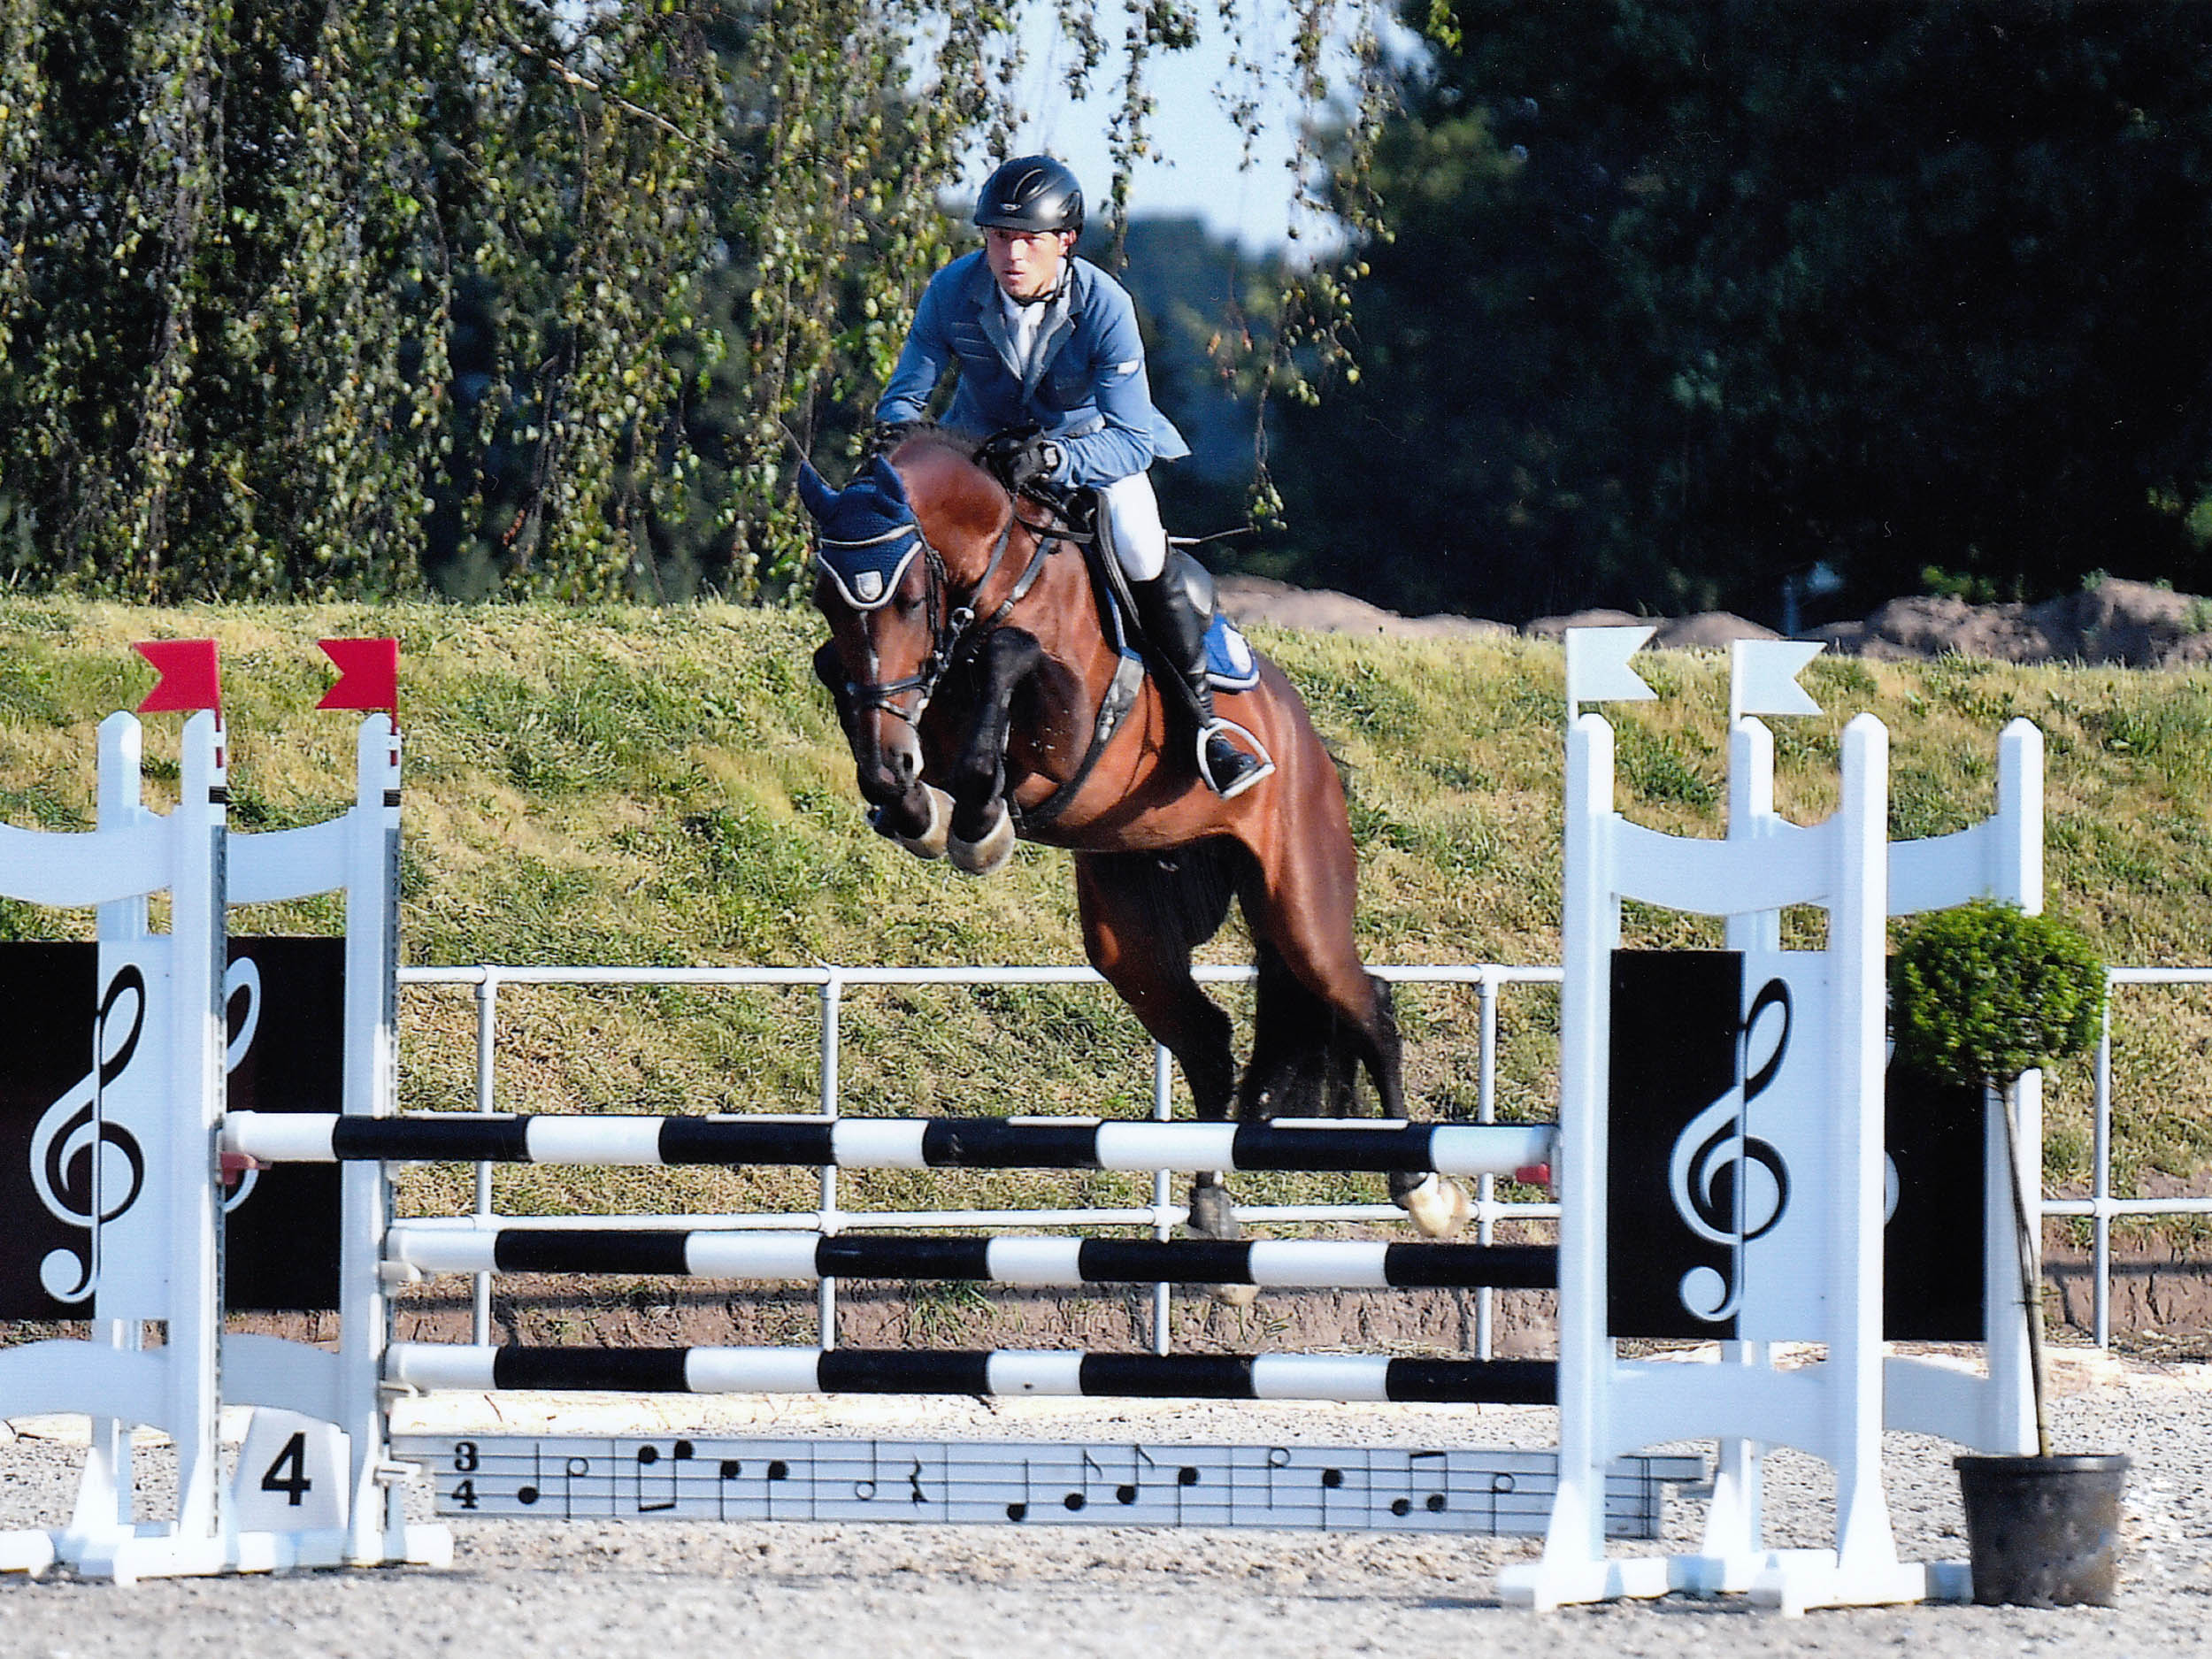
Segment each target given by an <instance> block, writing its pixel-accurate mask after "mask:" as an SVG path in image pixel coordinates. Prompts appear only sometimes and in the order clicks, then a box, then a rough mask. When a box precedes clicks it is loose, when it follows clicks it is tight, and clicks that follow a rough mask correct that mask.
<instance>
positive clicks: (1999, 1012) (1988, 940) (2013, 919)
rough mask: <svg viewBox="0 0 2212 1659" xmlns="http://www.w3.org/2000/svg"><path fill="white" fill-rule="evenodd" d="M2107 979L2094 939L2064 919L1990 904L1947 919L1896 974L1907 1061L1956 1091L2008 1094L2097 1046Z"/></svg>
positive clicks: (1895, 999)
mask: <svg viewBox="0 0 2212 1659" xmlns="http://www.w3.org/2000/svg"><path fill="white" fill-rule="evenodd" d="M2104 972H2105V971H2104V964H2103V963H2102V962H2101V961H2100V960H2099V959H2098V956H2097V953H2096V950H2095V949H2094V948H2093V946H2092V945H2091V944H2090V942H2089V941H2088V940H2087V939H2085V937H2083V935H2082V934H2081V933H2080V932H2079V931H2078V929H2075V928H2073V927H2070V926H2068V925H2067V924H2065V923H2063V922H2062V921H2059V920H2057V919H2056V918H2053V917H2049V916H2041V915H2037V916H2031V915H2029V914H2027V913H2026V912H2025V911H2024V910H2021V909H2020V908H2019V907H2018V906H2017V905H2012V904H2000V903H1997V902H1993V901H1992V900H1987V899H1977V900H1975V901H1973V902H1971V903H1968V904H1962V905H1959V906H1957V907H1956V908H1955V909H1952V910H1938V911H1936V912H1934V913H1933V914H1932V915H1930V916H1928V917H1926V918H1924V919H1923V920H1922V921H1921V922H1920V923H1919V925H1918V926H1916V927H1915V928H1914V929H1913V930H1912V932H1911V933H1910V934H1909V936H1908V937H1907V939H1906V941H1905V942H1904V944H1903V946H1902V947H1901V949H1899V951H1898V953H1897V956H1896V959H1895V962H1894V964H1893V968H1892V974H1891V1002H1892V1007H1891V1010H1890V1023H1891V1026H1892V1029H1893V1031H1894V1032H1895V1033H1896V1037H1897V1053H1898V1057H1899V1058H1900V1059H1902V1060H1905V1061H1907V1062H1909V1064H1913V1065H1914V1066H1916V1067H1917V1068H1918V1069H1919V1070H1921V1071H1925V1072H1927V1073H1929V1074H1930V1075H1932V1076H1934V1077H1938V1078H1940V1079H1943V1080H1944V1081H1946V1082H1949V1083H1968V1084H1974V1083H1980V1084H1986V1085H1988V1086H1990V1087H2009V1086H2010V1085H2011V1083H2012V1081H2013V1079H2016V1078H2017V1077H2018V1076H2019V1075H2020V1074H2021V1073H2022V1072H2023V1071H2028V1070H2030V1069H2032V1068H2033V1067H2037V1066H2043V1065H2048V1064H2052V1063H2054V1062H2055V1061H2058V1060H2062V1059H2065V1058H2067V1057H2068V1056H2072V1055H2077V1054H2080V1053H2081V1052H2083V1051H2084V1050H2085V1049H2086V1048H2089V1047H2090V1045H2091V1044H2093V1042H2095V1041H2096V1040H2097V1032H2098V1028H2099V1025H2100V1024H2101V1019H2102V1017H2103V1013H2104V996H2105V978H2104Z"/></svg>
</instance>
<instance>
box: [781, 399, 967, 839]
mask: <svg viewBox="0 0 2212 1659" xmlns="http://www.w3.org/2000/svg"><path fill="white" fill-rule="evenodd" d="M900 453H901V456H902V457H910V462H909V465H910V467H911V470H912V472H913V474H914V482H915V488H914V492H913V495H911V496H910V494H909V488H908V480H907V479H906V478H903V477H902V476H901V473H900V470H899V469H898V468H896V467H894V466H893V465H891V463H890V462H889V461H887V460H886V459H885V458H884V457H881V456H878V457H876V458H875V459H874V460H873V461H872V462H871V463H870V464H869V465H868V466H866V467H865V468H864V469H863V470H862V471H861V472H859V473H857V474H856V476H855V477H854V478H853V480H851V481H850V482H849V484H847V486H846V487H845V488H843V489H841V490H837V489H832V488H830V487H829V485H828V484H827V483H826V481H825V480H823V478H822V475H821V474H820V473H819V472H816V471H815V470H814V468H813V467H812V466H810V465H807V464H806V463H805V462H801V463H800V466H799V497H800V499H801V501H803V503H805V505H806V510H807V511H808V512H809V513H810V514H811V515H812V517H813V518H814V520H815V523H816V525H817V526H818V535H817V537H816V539H815V554H814V564H815V570H816V580H815V585H814V603H815V606H816V608H817V609H818V610H819V611H821V612H822V614H823V616H824V617H825V618H826V619H827V621H828V623H829V626H830V641H829V644H828V645H827V646H826V648H825V649H824V651H823V652H822V653H821V654H819V655H818V657H817V658H816V664H815V669H816V672H817V673H818V675H820V676H821V678H822V679H823V680H825V681H826V683H827V684H828V685H829V688H830V690H831V692H832V694H833V695H834V696H835V697H836V699H837V704H838V710H839V713H840V714H841V716H842V718H843V719H844V722H845V733H846V738H847V740H848V741H849V743H850V744H851V747H852V752H853V763H854V765H855V766H856V769H857V771H858V774H859V784H860V792H861V794H862V795H863V796H864V797H865V798H866V800H867V801H868V802H869V803H870V804H871V805H872V806H873V807H874V808H875V809H876V812H877V821H878V824H879V827H882V828H884V829H885V830H887V832H889V833H894V834H896V835H898V836H900V837H901V838H902V839H924V838H926V837H927V836H928V834H929V832H930V829H931V827H932V826H933V823H934V821H935V820H936V819H937V818H941V798H933V791H932V790H931V789H930V788H929V787H928V786H926V785H925V784H924V783H923V781H922V778H921V772H922V764H923V755H922V746H921V741H920V739H919V736H918V727H919V726H920V725H921V721H922V717H923V715H924V714H925V713H926V711H927V710H928V708H929V703H930V699H931V697H932V696H933V695H934V694H935V692H936V689H937V682H938V680H940V678H941V676H942V675H943V674H944V672H945V671H946V669H947V668H948V666H949V664H950V654H951V651H952V648H953V645H954V643H955V641H956V639H957V637H958V634H959V631H960V628H961V626H962V623H961V620H960V619H959V617H958V607H959V604H960V603H961V595H963V594H964V592H965V590H966V588H967V585H968V583H969V581H970V580H972V576H971V574H970V572H969V566H970V565H972V564H975V565H979V564H980V557H979V555H978V554H977V552H976V549H977V547H978V546H979V544H980V545H982V546H983V547H985V548H986V549H987V547H988V544H989V542H990V541H991V538H992V537H993V535H994V534H995V533H996V532H997V531H998V530H999V529H1000V528H1001V527H1002V526H1003V525H1004V524H1005V522H1006V515H1007V512H1008V511H1009V506H1008V502H1007V498H1006V496H1005V495H1004V493H1003V492H1002V491H999V490H998V489H997V487H996V486H995V484H994V483H992V481H991V480H990V479H989V477H988V475H987V474H986V473H984V472H982V471H981V470H980V469H979V468H977V467H976V466H974V465H972V463H971V462H969V461H968V460H967V458H966V457H964V456H963V455H962V454H961V453H960V452H959V451H958V450H957V449H955V448H953V447H952V446H950V445H949V444H946V443H942V442H927V441H920V442H910V443H909V444H908V445H906V446H904V447H902V449H901V451H900ZM992 497H995V500H994V499H992ZM925 523H926V525H927V528H925Z"/></svg>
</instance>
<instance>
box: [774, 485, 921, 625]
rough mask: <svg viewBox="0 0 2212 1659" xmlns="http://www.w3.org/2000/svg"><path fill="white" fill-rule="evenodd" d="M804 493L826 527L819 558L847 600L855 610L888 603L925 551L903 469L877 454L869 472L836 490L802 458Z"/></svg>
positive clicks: (820, 539)
mask: <svg viewBox="0 0 2212 1659" xmlns="http://www.w3.org/2000/svg"><path fill="white" fill-rule="evenodd" d="M810 478H811V481H810ZM799 496H800V499H801V500H803V502H805V503H806V510H807V511H809V512H810V513H812V514H813V515H814V518H815V521H816V522H817V523H818V524H819V525H820V526H821V534H819V535H818V536H817V537H816V538H815V542H814V563H815V565H817V567H818V568H819V569H820V570H821V572H822V573H823V574H824V575H826V576H827V577H828V578H829V579H830V580H831V581H832V582H833V583H834V584H835V585H836V588H837V591H838V593H839V594H840V595H841V596H842V597H843V599H844V601H845V603H847V604H849V605H850V606H852V607H853V609H854V610H856V611H874V610H877V609H879V608H880V607H881V606H882V605H884V604H885V603H887V602H888V601H889V599H890V597H891V595H893V594H894V593H895V592H897V591H898V586H899V583H900V581H901V580H902V579H903V578H904V577H905V575H906V567H907V565H910V563H912V562H913V559H914V557H915V555H917V554H918V553H919V552H920V551H921V550H922V533H921V530H920V528H919V527H918V526H917V525H916V524H915V522H914V513H913V510H912V509H911V508H910V507H909V506H908V505H907V504H906V486H905V484H904V483H903V482H902V481H901V480H900V478H899V475H898V473H897V472H895V471H893V470H892V468H891V465H890V464H889V463H887V461H885V460H884V459H883V457H881V456H878V457H876V460H875V464H874V465H872V466H871V467H870V468H869V469H868V471H866V472H863V473H862V474H861V475H860V476H859V477H858V478H856V479H855V480H853V481H852V482H851V483H850V484H849V485H847V486H846V487H845V488H844V489H842V490H841V491H834V492H833V491H832V490H831V489H830V488H829V486H828V485H826V484H825V483H824V482H823V481H822V479H821V475H820V474H819V473H817V472H815V471H814V469H813V468H812V467H810V466H809V465H806V464H805V463H804V462H801V463H800V465H799Z"/></svg>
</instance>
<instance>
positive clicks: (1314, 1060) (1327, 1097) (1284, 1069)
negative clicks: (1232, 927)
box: [1237, 939, 1390, 1123]
mask: <svg viewBox="0 0 2212 1659" xmlns="http://www.w3.org/2000/svg"><path fill="white" fill-rule="evenodd" d="M1256 962H1257V965H1258V968H1259V986H1258V995H1257V997H1256V1003H1255V1007H1254V1010H1253V1016H1252V1060H1251V1064H1248V1065H1247V1066H1246V1067H1245V1069H1244V1080H1243V1083H1242V1085H1241V1086H1240V1087H1239V1089H1238V1091H1237V1118H1238V1119H1239V1120H1240V1121H1241V1122H1248V1123H1257V1122H1260V1121H1262V1120H1263V1119H1265V1118H1344V1117H1348V1116H1350V1115H1351V1113H1352V1112H1353V1111H1354V1110H1355V1108H1356V1092H1357V1090H1356V1085H1357V1083H1358V1081H1359V1072H1360V1063H1361V1060H1362V1058H1363V1056H1364V1053H1365V1048H1364V1045H1363V1042H1362V1041H1361V1039H1360V1036H1359V1033H1356V1031H1354V1030H1353V1029H1352V1027H1351V1026H1350V1025H1348V1024H1347V1023H1346V1022H1345V1021H1344V1020H1343V1019H1342V1018H1340V1017H1339V1016H1338V1015H1337V1013H1336V1012H1335V1011H1334V1010H1333V1009H1331V1008H1330V1006H1329V1005H1328V1004H1327V1003H1326V1002H1323V1001H1322V1000H1321V998H1319V997H1317V996H1316V995H1314V994H1313V993H1312V992H1311V991H1310V990H1308V989H1307V988H1306V987H1305V986H1304V985H1303V984H1302V982H1301V981H1300V980H1299V979H1298V977H1297V976H1296V975H1295V974H1294V973H1293V972H1291V971H1290V967H1289V964H1287V963H1286V962H1285V961H1284V960H1283V958H1282V956H1281V954H1280V953H1279V951H1277V950H1276V949H1274V948H1273V947H1272V946H1271V945H1270V944H1269V943H1268V942H1267V941H1265V940H1263V939H1262V940H1257V941H1256ZM1375 992H1376V995H1377V997H1378V998H1379V1002H1380V1004H1381V1009H1382V1013H1383V1017H1384V1018H1385V1019H1388V1018H1390V987H1388V986H1386V985H1385V984H1383V983H1382V982H1381V981H1380V980H1377V981H1376V982H1375Z"/></svg>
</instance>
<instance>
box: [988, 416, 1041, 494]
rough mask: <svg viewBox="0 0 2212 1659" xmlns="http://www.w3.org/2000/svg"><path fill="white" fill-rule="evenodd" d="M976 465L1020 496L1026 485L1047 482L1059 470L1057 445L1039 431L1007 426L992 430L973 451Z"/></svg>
mask: <svg viewBox="0 0 2212 1659" xmlns="http://www.w3.org/2000/svg"><path fill="white" fill-rule="evenodd" d="M975 458H976V465H979V466H980V467H982V468H984V469H985V470H986V471H987V472H989V473H990V474H991V475H992V476H993V477H994V478H995V479H997V480H998V481H999V482H1000V483H1002V484H1003V485H1005V486H1006V488H1008V489H1010V490H1012V491H1013V492H1014V493H1015V494H1017V495H1019V494H1020V493H1021V491H1022V490H1024V489H1025V488H1027V487H1028V486H1030V485H1032V484H1036V483H1043V482H1048V481H1049V480H1051V478H1052V475H1053V474H1054V473H1055V472H1058V471H1059V470H1060V459H1061V451H1060V446H1059V445H1058V444H1056V443H1055V442H1053V441H1052V440H1051V439H1049V438H1048V437H1046V436H1045V435H1044V434H1042V433H1041V432H1037V431H1034V430H1032V429H1025V428H1022V427H1018V426H1016V427H1009V428H1008V429H1007V430H1006V431H1004V432H996V433H993V434H991V435H990V436H989V437H988V438H986V439H985V440H984V441H983V444H982V447H981V448H980V449H977V450H976V452H975Z"/></svg>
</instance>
